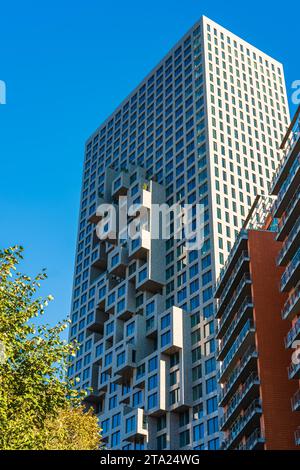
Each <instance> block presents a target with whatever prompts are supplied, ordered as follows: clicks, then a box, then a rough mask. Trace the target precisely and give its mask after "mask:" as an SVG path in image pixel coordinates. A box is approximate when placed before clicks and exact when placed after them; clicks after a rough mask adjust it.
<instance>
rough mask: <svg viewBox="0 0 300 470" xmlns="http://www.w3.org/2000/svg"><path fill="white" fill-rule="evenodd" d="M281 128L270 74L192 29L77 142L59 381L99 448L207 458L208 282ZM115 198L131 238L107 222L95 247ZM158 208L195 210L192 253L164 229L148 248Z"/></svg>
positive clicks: (219, 35) (234, 44)
mask: <svg viewBox="0 0 300 470" xmlns="http://www.w3.org/2000/svg"><path fill="white" fill-rule="evenodd" d="M288 121H289V112H288V105H287V98H286V90H285V81H284V73H283V68H282V65H281V64H280V63H278V62H277V61H276V60H274V59H272V58H271V57H269V56H267V55H266V54H264V53H262V52H261V51H259V50H258V49H256V48H255V47H253V46H251V45H250V44H248V43H247V42H245V41H243V40H242V39H240V38H238V37H237V36H235V35H234V34H232V33H230V32H229V31H227V30H226V29H224V28H222V27H221V26H219V25H217V24H216V23H214V22H213V21H211V20H209V19H208V18H206V17H202V18H201V20H200V21H199V22H198V23H197V24H196V25H195V26H194V27H193V28H191V30H190V31H188V33H187V34H186V35H185V36H184V37H183V38H182V40H181V41H179V43H177V44H176V45H175V46H174V48H172V50H171V51H170V52H169V53H168V54H167V55H166V57H165V58H164V59H163V60H162V61H161V62H160V63H159V64H158V65H157V67H155V68H154V69H153V70H152V72H151V73H150V74H149V75H148V76H147V77H146V78H145V79H144V80H143V81H142V82H141V84H140V85H139V86H138V87H137V88H136V89H135V90H134V91H133V92H132V93H131V94H130V95H129V96H128V97H127V98H126V100H124V101H123V102H122V103H121V105H120V106H119V107H118V108H117V109H116V110H115V111H114V113H113V114H112V115H111V116H110V117H109V118H108V119H107V120H106V121H105V122H104V123H103V124H102V125H101V126H100V127H99V128H98V129H97V130H96V131H95V132H94V133H93V134H92V135H91V137H90V138H89V139H88V141H87V143H86V148H85V160H84V170H83V181H82V194H81V203H80V214H79V229H78V240H77V250H76V261H75V273H74V287H73V297H72V309H71V322H72V323H71V328H70V339H71V340H72V339H77V340H78V342H79V343H80V345H81V346H80V349H79V351H78V354H77V357H76V358H75V359H74V361H73V364H72V365H71V366H70V368H69V376H70V377H71V378H74V379H75V378H76V379H77V380H78V381H79V382H78V383H79V386H80V387H84V388H91V390H89V392H88V397H87V401H89V402H90V403H91V404H92V405H93V406H94V408H95V410H96V412H97V414H98V416H99V420H100V423H101V426H102V429H103V438H104V440H105V441H106V442H107V446H108V447H110V448H117V449H140V448H146V449H218V448H219V447H220V438H221V433H220V429H219V408H218V400H217V380H216V351H215V344H216V341H215V317H214V298H213V290H214V283H215V281H216V277H217V276H218V274H219V271H220V268H222V267H223V265H224V263H225V261H226V258H227V256H228V253H229V252H230V250H231V247H232V245H233V243H234V240H235V238H236V236H237V234H238V232H239V230H240V228H241V226H242V224H243V222H244V219H245V218H246V216H247V213H248V211H249V208H250V207H251V204H252V203H253V200H254V199H255V196H256V195H257V194H260V193H267V190H268V184H269V183H270V181H271V179H272V177H273V174H274V171H275V169H276V167H277V166H278V163H279V159H280V153H279V151H278V142H279V141H280V140H281V139H282V137H283V133H284V131H285V129H286V128H287V125H288ZM121 196H123V197H124V196H126V197H127V198H128V200H129V201H130V202H132V203H133V204H135V205H136V206H137V207H138V208H139V209H140V212H139V213H140V214H141V212H143V214H144V217H140V218H138V221H137V224H138V225H139V227H140V236H139V237H138V238H137V239H136V240H131V239H129V240H128V239H127V240H126V237H125V236H124V234H122V233H119V230H118V228H119V227H118V224H116V225H115V226H110V225H109V224H108V225H107V226H105V230H106V232H107V234H108V235H109V237H108V239H107V240H106V241H103V240H100V239H99V237H98V236H97V226H98V224H99V222H101V221H103V218H105V214H103V213H101V212H99V211H98V210H97V208H98V207H99V204H101V203H106V204H110V205H113V206H114V208H115V210H116V212H117V213H120V212H122V204H123V202H122V198H120V197H121ZM161 203H165V204H167V205H168V206H172V204H174V203H179V204H190V205H192V206H194V207H196V205H198V204H200V205H201V207H202V208H204V229H203V233H204V242H203V245H202V247H201V249H199V250H187V247H186V240H185V239H184V238H183V239H177V238H176V237H175V236H174V230H175V228H174V226H173V225H172V223H171V236H170V238H169V239H168V240H160V239H155V238H154V237H153V233H152V232H153V218H152V215H153V210H152V204H161ZM135 217H136V214H135V213H132V214H128V217H127V220H128V221H131V222H132V221H134V219H135ZM195 219H196V213H194V219H193V221H192V225H195Z"/></svg>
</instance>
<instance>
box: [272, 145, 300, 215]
mask: <svg viewBox="0 0 300 470" xmlns="http://www.w3.org/2000/svg"><path fill="white" fill-rule="evenodd" d="M299 168H300V154H298V155H297V158H296V159H295V161H294V163H293V165H292V168H291V170H290V173H289V176H288V177H287V179H286V180H285V182H284V184H283V186H282V187H281V189H280V191H279V193H278V197H277V200H276V201H275V203H274V205H273V215H275V216H276V214H277V211H278V210H279V208H280V205H281V204H282V202H283V200H284V198H285V197H286V194H287V191H288V189H289V188H290V186H291V184H292V182H293V180H294V178H295V176H296V173H297V171H298V170H299ZM279 215H280V214H279Z"/></svg>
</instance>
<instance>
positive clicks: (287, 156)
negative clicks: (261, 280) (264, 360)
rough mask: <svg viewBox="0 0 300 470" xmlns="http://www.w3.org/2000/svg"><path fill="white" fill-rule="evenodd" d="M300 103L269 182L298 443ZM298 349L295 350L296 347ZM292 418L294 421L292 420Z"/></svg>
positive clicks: (299, 417)
mask: <svg viewBox="0 0 300 470" xmlns="http://www.w3.org/2000/svg"><path fill="white" fill-rule="evenodd" d="M299 116H300V106H299V107H298V110H297V111H296V113H295V116H294V118H293V120H292V122H291V124H290V126H289V128H288V131H287V133H286V135H285V137H284V139H283V142H282V144H281V151H282V152H283V158H282V161H281V164H280V165H279V167H278V169H277V171H276V174H275V176H274V179H273V181H272V184H271V193H272V194H273V195H276V196H277V200H276V203H275V204H274V207H273V213H272V215H273V217H274V218H278V219H279V224H278V233H277V236H276V239H277V240H278V241H279V242H281V244H282V246H281V250H280V252H279V253H278V257H277V265H278V266H280V267H282V268H283V269H284V272H283V273H282V276H281V279H280V292H281V294H282V295H283V296H285V297H287V298H286V299H285V303H284V305H283V307H282V309H281V317H282V321H283V322H284V323H285V324H288V333H287V335H286V337H285V347H286V348H287V350H288V351H289V356H290V360H289V364H288V377H289V379H290V380H291V381H292V390H293V394H292V395H290V399H291V406H292V410H293V412H294V414H295V415H296V416H297V419H296V424H297V428H296V426H294V432H295V442H296V444H297V445H298V446H299V445H300V413H299V412H300V390H299V380H300V358H299V354H298V355H297V348H299V346H300V281H299V280H300V117H299ZM298 352H299V351H298ZM293 422H294V421H293Z"/></svg>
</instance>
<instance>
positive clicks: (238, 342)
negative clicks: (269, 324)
mask: <svg viewBox="0 0 300 470" xmlns="http://www.w3.org/2000/svg"><path fill="white" fill-rule="evenodd" d="M254 331H255V327H254V324H253V321H251V320H247V321H246V323H245V325H244V326H243V329H242V331H241V332H240V334H239V335H238V337H237V339H236V340H235V342H234V343H233V345H232V346H231V348H230V350H229V352H228V353H227V355H226V357H225V359H224V361H223V364H222V366H221V367H220V370H219V372H218V378H219V379H220V378H221V377H222V376H223V375H224V373H225V371H226V370H227V368H228V366H229V364H230V363H231V362H232V360H233V359H234V357H235V356H236V354H237V352H238V351H239V349H240V347H241V345H242V344H243V343H244V341H245V339H246V338H247V336H248V334H249V333H251V332H254Z"/></svg>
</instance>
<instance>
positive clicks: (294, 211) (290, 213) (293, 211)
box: [276, 186, 300, 241]
mask: <svg viewBox="0 0 300 470" xmlns="http://www.w3.org/2000/svg"><path fill="white" fill-rule="evenodd" d="M299 215H300V186H298V188H297V189H296V191H295V194H294V196H293V197H292V199H291V200H290V202H289V204H288V207H287V209H286V211H285V213H284V214H283V216H282V217H281V220H280V221H279V224H278V234H277V236H276V240H278V241H283V240H284V239H285V237H286V236H287V235H288V233H289V232H290V231H291V230H292V228H293V226H294V224H295V220H297V218H298V217H299Z"/></svg>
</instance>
